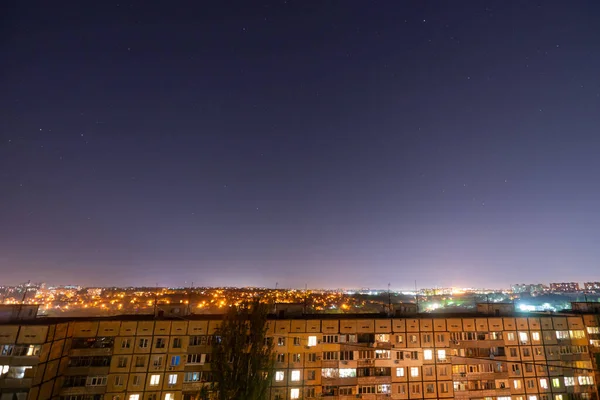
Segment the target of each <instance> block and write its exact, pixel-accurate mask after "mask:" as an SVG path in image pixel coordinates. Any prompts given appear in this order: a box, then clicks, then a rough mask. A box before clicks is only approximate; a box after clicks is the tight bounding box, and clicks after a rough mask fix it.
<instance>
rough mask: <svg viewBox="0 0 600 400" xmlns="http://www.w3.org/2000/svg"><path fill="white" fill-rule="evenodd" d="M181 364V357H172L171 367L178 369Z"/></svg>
mask: <svg viewBox="0 0 600 400" xmlns="http://www.w3.org/2000/svg"><path fill="white" fill-rule="evenodd" d="M180 363H181V356H171V367H177V366H178V365H179V364H180Z"/></svg>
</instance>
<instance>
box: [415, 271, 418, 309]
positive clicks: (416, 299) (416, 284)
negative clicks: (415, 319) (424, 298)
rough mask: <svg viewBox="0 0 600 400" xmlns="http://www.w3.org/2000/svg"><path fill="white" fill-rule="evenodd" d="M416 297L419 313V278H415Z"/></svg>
mask: <svg viewBox="0 0 600 400" xmlns="http://www.w3.org/2000/svg"><path fill="white" fill-rule="evenodd" d="M415 299H416V300H417V314H418V313H419V291H418V290H417V280H416V279H415Z"/></svg>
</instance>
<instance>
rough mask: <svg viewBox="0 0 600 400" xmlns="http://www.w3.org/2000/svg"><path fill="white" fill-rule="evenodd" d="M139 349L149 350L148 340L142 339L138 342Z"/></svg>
mask: <svg viewBox="0 0 600 400" xmlns="http://www.w3.org/2000/svg"><path fill="white" fill-rule="evenodd" d="M138 347H139V348H140V349H146V348H148V339H146V338H141V339H140V340H138Z"/></svg>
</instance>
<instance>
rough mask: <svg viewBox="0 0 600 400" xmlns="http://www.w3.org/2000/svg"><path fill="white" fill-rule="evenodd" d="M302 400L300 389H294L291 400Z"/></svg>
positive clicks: (291, 392)
mask: <svg viewBox="0 0 600 400" xmlns="http://www.w3.org/2000/svg"><path fill="white" fill-rule="evenodd" d="M299 398H300V389H298V388H293V389H290V399H299Z"/></svg>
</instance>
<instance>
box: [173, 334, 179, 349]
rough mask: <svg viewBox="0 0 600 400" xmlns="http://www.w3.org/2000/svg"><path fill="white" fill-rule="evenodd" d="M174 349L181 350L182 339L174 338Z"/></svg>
mask: <svg viewBox="0 0 600 400" xmlns="http://www.w3.org/2000/svg"><path fill="white" fill-rule="evenodd" d="M173 348H174V349H180V348H181V338H178V337H176V338H173Z"/></svg>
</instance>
